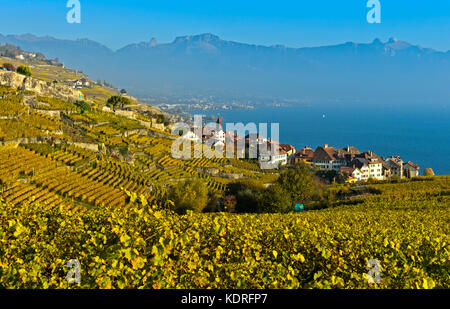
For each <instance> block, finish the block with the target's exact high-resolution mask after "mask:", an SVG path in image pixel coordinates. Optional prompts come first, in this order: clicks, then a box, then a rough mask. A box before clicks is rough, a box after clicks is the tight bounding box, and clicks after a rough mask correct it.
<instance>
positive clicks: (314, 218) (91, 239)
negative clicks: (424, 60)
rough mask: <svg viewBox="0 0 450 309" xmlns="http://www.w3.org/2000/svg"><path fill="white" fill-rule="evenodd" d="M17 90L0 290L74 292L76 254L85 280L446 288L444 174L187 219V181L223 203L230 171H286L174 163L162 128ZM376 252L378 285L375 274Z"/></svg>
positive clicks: (1, 233)
mask: <svg viewBox="0 0 450 309" xmlns="http://www.w3.org/2000/svg"><path fill="white" fill-rule="evenodd" d="M22 95H25V94H24V93H23V92H21V91H18V90H16V89H9V88H5V87H0V142H1V143H0V189H1V196H0V242H1V243H2V244H7V245H2V246H0V257H1V258H0V259H1V263H0V274H1V276H0V287H3V288H66V287H68V284H67V281H66V274H67V268H66V263H67V260H68V259H69V258H70V259H72V258H77V259H79V260H80V262H81V265H82V267H83V270H82V273H83V277H82V282H81V284H80V285H78V286H77V287H81V288H110V287H117V288H141V287H144V288H251V289H258V288H433V287H435V288H449V287H450V275H449V271H448V270H449V269H450V268H449V243H450V242H449V241H450V239H449V234H450V233H449V232H450V231H449V225H448V222H449V221H450V211H449V205H450V177H449V176H446V177H445V176H441V177H429V178H427V177H419V178H415V179H413V180H407V181H399V182H398V183H384V184H368V185H366V187H364V189H365V190H366V191H365V192H366V193H364V194H360V195H358V196H351V197H349V198H343V199H338V200H335V201H330V202H329V204H328V205H327V206H328V208H327V209H321V210H318V209H315V211H305V212H303V213H295V214H294V213H288V214H245V215H238V214H232V213H213V214H206V213H192V212H187V214H186V215H178V214H176V213H174V212H172V211H171V210H170V209H172V208H173V206H174V202H172V201H171V198H169V197H170V196H171V195H170V194H171V192H172V193H173V192H174V190H175V189H177V188H178V187H182V189H183V190H184V189H185V187H186V186H187V185H191V184H192V183H194V184H195V183H196V182H195V181H191V182H189V181H186V182H185V181H184V180H198V179H200V180H202V181H203V182H197V183H201V187H202V188H204V187H205V186H206V188H207V190H205V191H206V192H205V195H207V196H208V198H211V200H212V201H213V202H215V200H214V199H215V198H217V199H218V198H220V197H224V196H225V195H226V194H228V193H226V192H227V191H229V190H228V189H230V188H231V187H233V186H231V185H230V183H232V182H233V179H234V178H235V177H238V178H240V179H245V180H247V181H248V182H249V183H252V182H255V183H258V184H259V185H263V184H267V183H274V182H276V181H277V179H278V177H279V175H280V174H279V172H278V171H275V170H274V171H267V170H264V171H263V170H260V169H259V167H258V165H257V164H256V163H255V162H252V161H244V160H237V159H208V158H205V157H200V158H192V159H189V160H181V159H175V158H173V157H172V156H171V155H170V152H171V145H172V142H173V138H174V137H173V136H172V135H170V134H166V133H167V132H164V131H155V130H153V129H145V128H143V127H142V126H141V125H140V124H139V122H138V121H136V120H134V119H128V118H125V117H121V116H119V115H116V114H113V113H107V112H100V111H94V110H84V109H81V108H80V107H79V105H77V104H78V103H77V104H75V103H73V102H65V101H62V100H59V99H54V98H43V97H33V96H34V95H33V94H31V93H27V94H26V95H27V99H25V100H22V99H21V98H22ZM37 101H39V102H41V103H42V104H36V102H37ZM45 111H47V112H48V111H56V113H51V112H48V113H47V114H48V115H47V114H44V113H45ZM49 115H56V116H49ZM181 181H183V182H181ZM248 192H251V190H250V189H248V190H247V191H245V192H244V193H248ZM236 196H238V195H237V194H236ZM264 196H265V195H264ZM244 197H245V195H244ZM189 198H191V196H186V195H184V196H183V199H189ZM269 198H270V196H269ZM192 199H197V196H195V197H194V198H192ZM173 200H174V201H175V199H173ZM213 206H214V205H213ZM371 259H376V260H378V261H379V262H380V264H381V282H380V283H379V284H370V285H369V284H368V281H367V278H368V276H367V273H368V269H367V262H368V261H369V260H371ZM106 265H111V266H112V267H106ZM162 266H163V267H162Z"/></svg>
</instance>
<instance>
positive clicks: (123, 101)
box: [106, 95, 131, 111]
mask: <svg viewBox="0 0 450 309" xmlns="http://www.w3.org/2000/svg"><path fill="white" fill-rule="evenodd" d="M130 103H131V101H130V100H129V99H128V98H124V97H122V96H118V95H115V96H112V97H110V98H109V99H108V101H107V102H106V105H107V106H112V108H113V110H114V111H116V108H117V106H120V108H123V107H124V106H125V105H129V104H130Z"/></svg>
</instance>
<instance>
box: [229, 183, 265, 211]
mask: <svg viewBox="0 0 450 309" xmlns="http://www.w3.org/2000/svg"><path fill="white" fill-rule="evenodd" d="M264 190H265V187H264V185H263V184H262V183H260V182H257V181H251V180H241V181H238V182H234V183H231V184H230V185H229V189H228V191H229V194H230V195H234V196H235V197H236V205H235V212H237V213H259V212H262V211H263V199H264Z"/></svg>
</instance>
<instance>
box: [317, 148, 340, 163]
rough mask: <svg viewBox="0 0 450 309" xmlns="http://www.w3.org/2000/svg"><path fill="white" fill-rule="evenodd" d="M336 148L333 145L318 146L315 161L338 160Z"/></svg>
mask: <svg viewBox="0 0 450 309" xmlns="http://www.w3.org/2000/svg"><path fill="white" fill-rule="evenodd" d="M335 150H336V149H334V148H333V147H321V146H319V147H317V149H316V151H314V157H313V160H314V161H331V160H336V158H335V156H334V153H335Z"/></svg>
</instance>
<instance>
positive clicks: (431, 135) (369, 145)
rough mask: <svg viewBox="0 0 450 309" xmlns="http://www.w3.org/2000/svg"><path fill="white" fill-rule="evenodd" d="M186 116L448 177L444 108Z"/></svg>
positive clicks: (319, 108)
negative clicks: (275, 127)
mask: <svg viewBox="0 0 450 309" xmlns="http://www.w3.org/2000/svg"><path fill="white" fill-rule="evenodd" d="M190 113H191V114H192V115H194V114H203V115H207V116H209V115H220V116H222V117H223V118H224V123H227V122H242V123H244V124H246V123H249V122H255V123H269V124H270V123H273V122H278V123H279V124H280V142H281V143H284V144H292V145H293V146H295V148H296V149H301V148H303V147H304V146H305V145H307V146H309V147H312V148H314V149H315V148H316V147H317V146H322V145H324V144H329V145H330V146H331V147H338V148H343V147H345V146H347V145H350V146H355V147H357V148H358V149H359V150H360V151H366V150H372V151H374V152H375V153H376V154H378V155H381V156H385V157H386V156H390V155H400V156H401V157H402V159H403V160H405V161H412V162H414V163H417V164H418V165H419V166H420V168H421V169H420V171H421V174H422V172H423V170H424V168H427V167H431V168H433V170H434V172H435V173H436V174H440V175H442V174H450V143H449V141H450V125H449V123H450V107H449V106H448V105H439V104H436V105H433V106H429V105H416V106H410V107H405V104H401V106H396V105H392V106H380V105H379V104H373V105H367V104H364V105H355V104H352V105H347V104H339V105H335V106H329V105H315V106H296V107H259V108H256V109H254V110H221V111H217V110H216V111H215V110H208V111H190ZM324 115H325V118H324ZM269 128H270V127H269ZM269 131H270V130H269Z"/></svg>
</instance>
